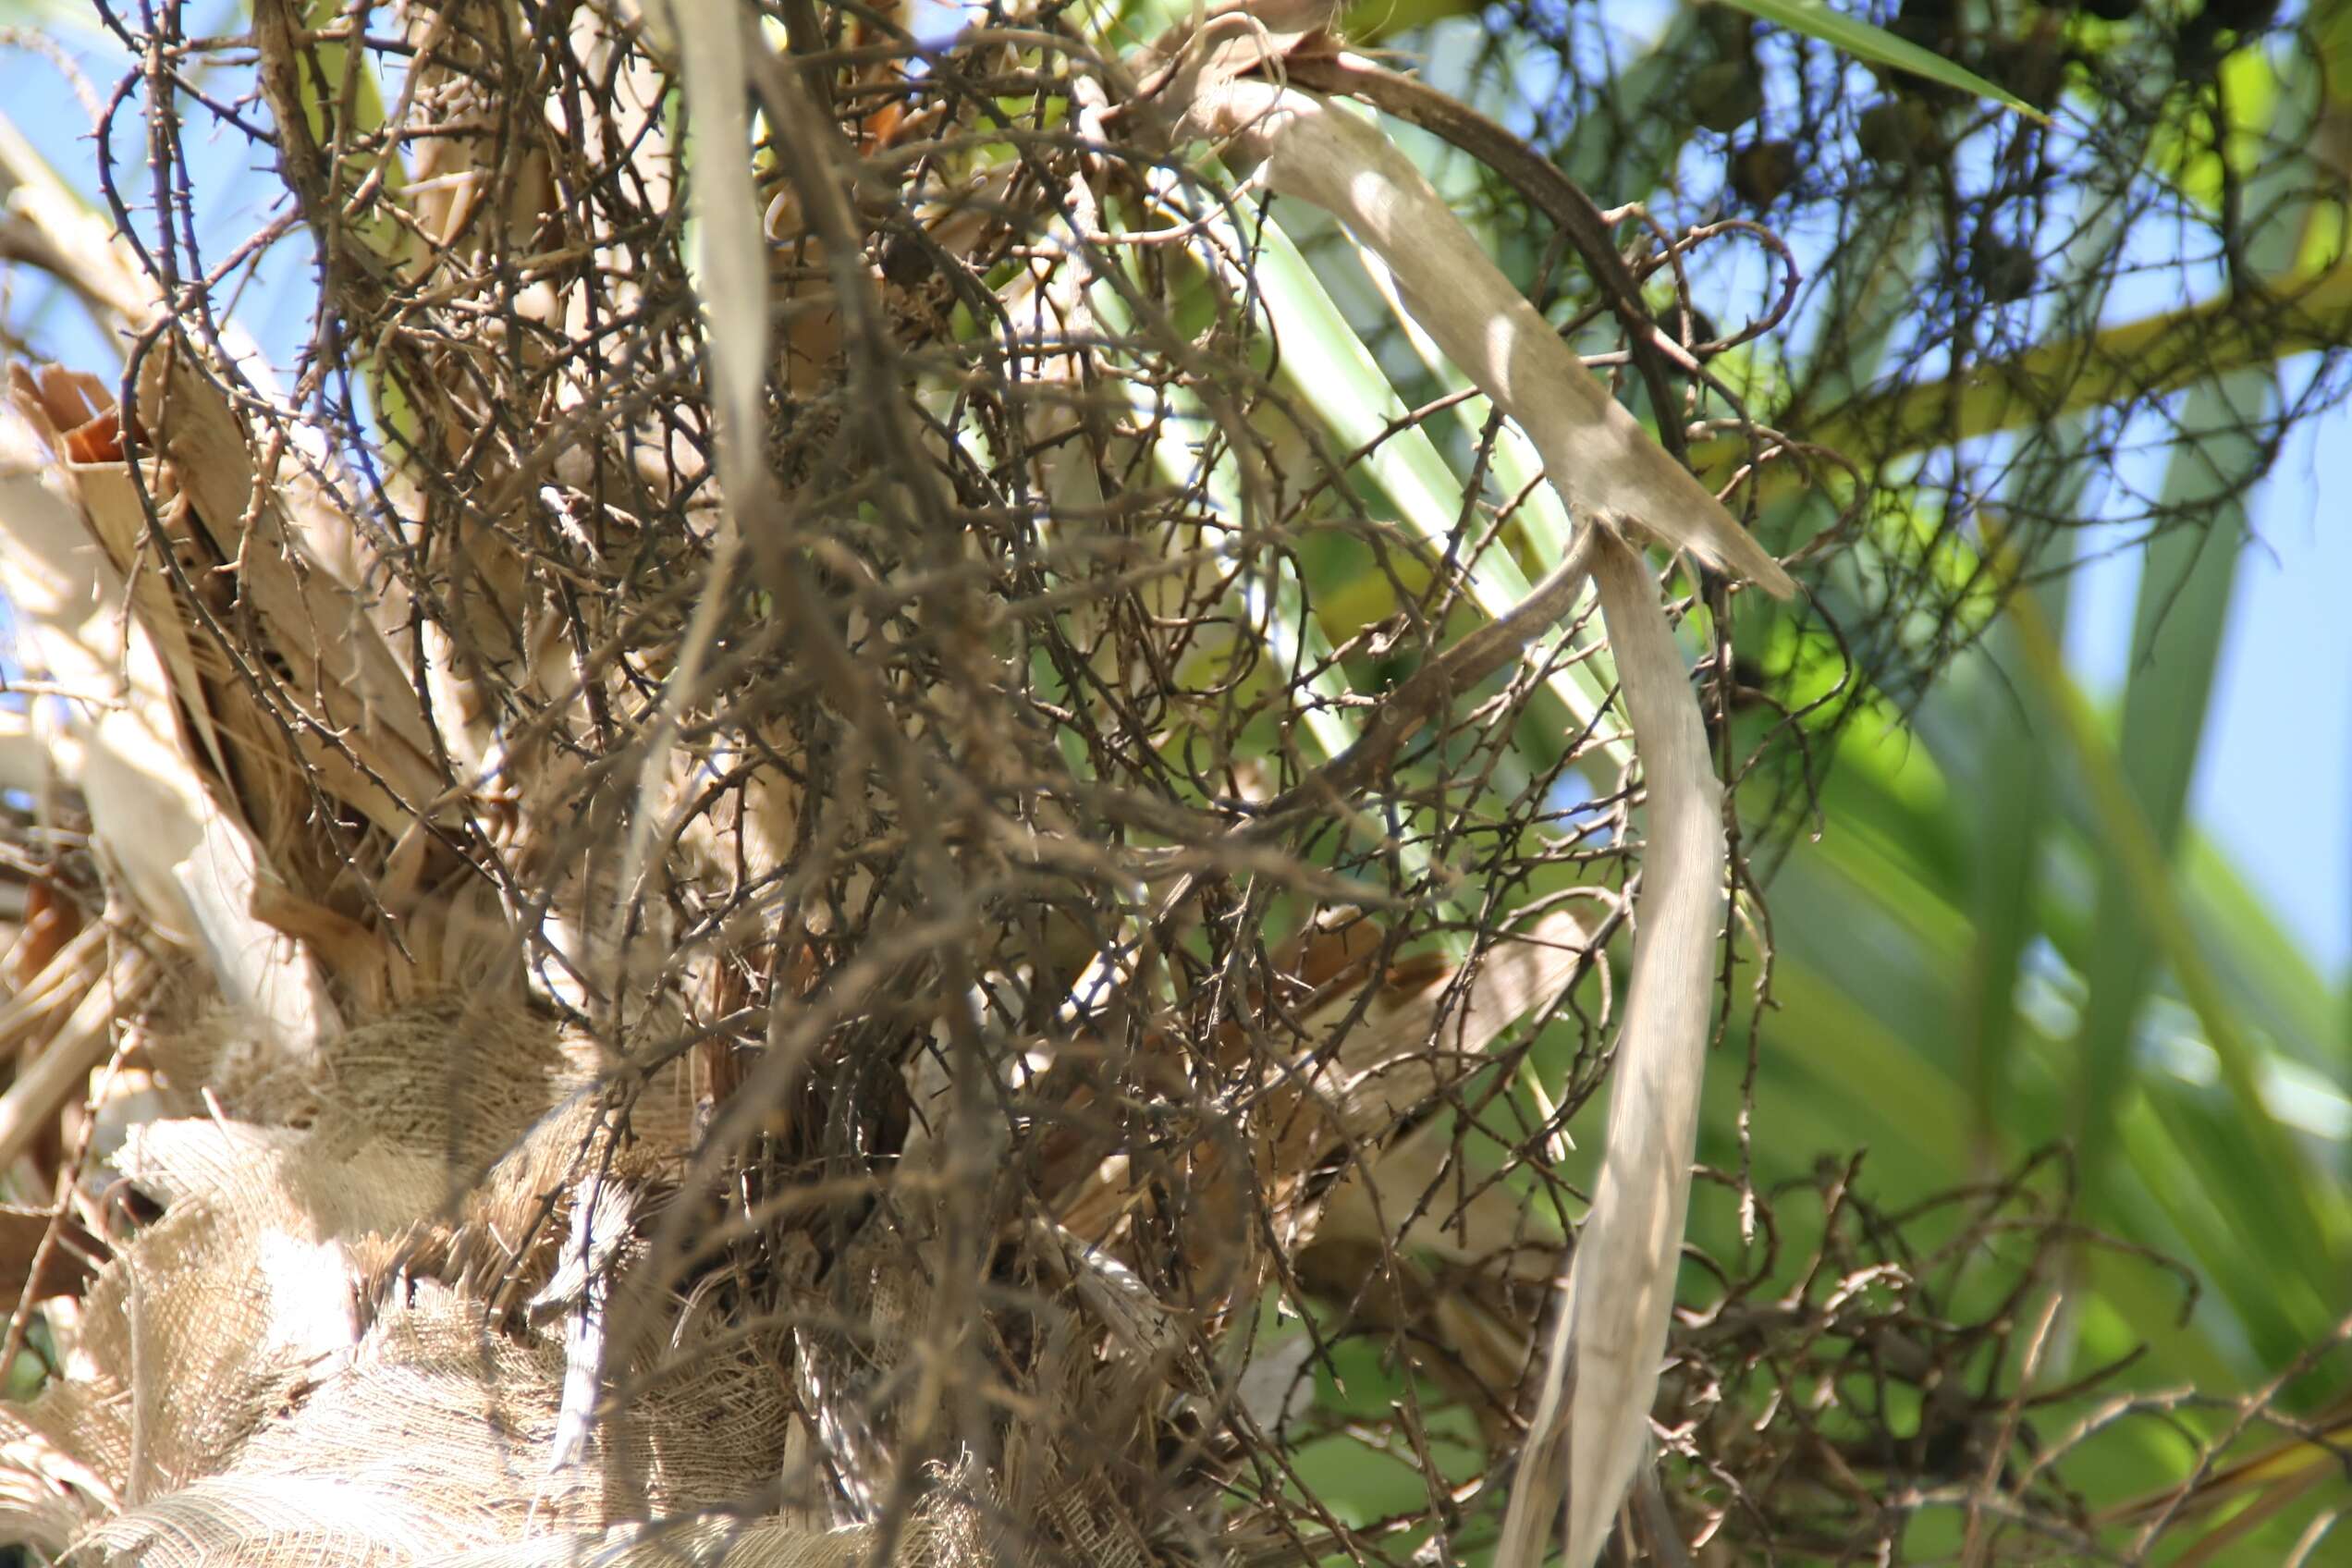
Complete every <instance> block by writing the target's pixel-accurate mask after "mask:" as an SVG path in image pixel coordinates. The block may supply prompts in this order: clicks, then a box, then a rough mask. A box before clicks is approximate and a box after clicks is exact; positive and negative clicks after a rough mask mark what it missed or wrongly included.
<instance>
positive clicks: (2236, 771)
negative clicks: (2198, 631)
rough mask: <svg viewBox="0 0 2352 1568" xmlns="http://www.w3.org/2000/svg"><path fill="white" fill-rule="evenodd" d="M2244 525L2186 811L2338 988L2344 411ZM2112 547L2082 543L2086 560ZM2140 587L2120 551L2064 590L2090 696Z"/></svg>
mask: <svg viewBox="0 0 2352 1568" xmlns="http://www.w3.org/2000/svg"><path fill="white" fill-rule="evenodd" d="M2294 369H2295V367H2293V366H2290V367H2289V379H2290V380H2293V379H2295V376H2294V374H2293V373H2294ZM2250 516H2251V526H2252V533H2253V539H2252V541H2251V542H2250V543H2249V544H2248V545H2247V546H2246V555H2245V557H2243V558H2242V559H2241V560H2240V562H2239V563H2238V572H2237V582H2236V589H2235V592H2234V595H2233V602H2232V605H2231V615H2230V627H2229V634H2228V641H2227V643H2226V644H2225V645H2224V649H2223V657H2222V666H2221V669H2220V671H2219V673H2218V675H2217V677H2216V680H2215V682H2214V688H2213V695H2212V700H2211V704H2210V706H2209V707H2208V709H2207V718H2206V732H2205V741H2204V746H2203V749H2202V753H2201V754H2200V756H2199V762H2198V769H2197V780H2196V784H2195V787H2194V791H2193V794H2192V796H2191V802H2192V809H2193V810H2194V812H2195V815H2196V818H2197V821H2198V823H2199V826H2201V827H2203V828H2204V829H2205V830H2206V831H2207V832H2208V833H2210V834H2211V836H2212V837H2213V838H2214V839H2216V840H2218V841H2219V842H2220V844H2221V845H2222V847H2223V849H2224V850H2225V851H2227V852H2228V854H2229V856H2230V858H2231V859H2232V860H2233V861H2235V862H2236V864H2237V866H2238V869H2239V870H2240V871H2241V872H2242V873H2243V874H2244V875H2245V876H2247V878H2248V880H2249V881H2250V882H2251V883H2252V884H2253V885H2254V887H2255V888H2256V889H2257V890H2258V891H2259V892H2260V893H2261V894H2262V895H2263V897H2264V900H2265V901H2267V902H2269V903H2270V904H2272V906H2273V907H2274V908H2275V909H2276V911H2277V912H2278V913H2279V914H2280V915H2281V916H2282V917H2283V918H2284V919H2285V923H2286V925H2287V926H2288V928H2289V929H2290V930H2292V931H2294V932H2295V933H2296V935H2297V937H2300V938H2301V940H2302V943H2303V945H2304V947H2305V948H2306V949H2307V950H2308V951H2309V953H2310V954H2311V956H2312V958H2313V959H2314V960H2315V961H2316V962H2318V963H2319V965H2320V967H2321V972H2322V973H2323V974H2328V975H2330V976H2332V977H2333V978H2334V980H2335V981H2336V982H2337V983H2338V984H2343V983H2345V982H2346V980H2347V978H2352V611H2347V609H2346V587H2347V585H2352V406H2343V407H2338V408H2334V409H2331V410H2328V411H2327V412H2325V413H2324V414H2322V415H2321V416H2320V417H2318V418H2316V419H2313V420H2311V421H2310V422H2309V423H2307V424H2306V425H2305V426H2304V427H2303V428H2302V429H2301V430H2299V431H2298V432H2297V433H2296V435H2295V436H2294V437H2293V438H2292V439H2291V440H2290V441H2289V442H2288V444H2287V447H2286V449H2285V453H2284V454H2283V455H2282V457H2281V459H2280V461H2279V464H2278V466H2277V468H2276V469H2275V470H2274V471H2273V472H2272V474H2271V476H2270V478H2269V479H2268V480H2266V481H2265V482H2264V484H2262V486H2261V488H2260V491H2258V492H2257V494H2256V496H2254V500H2253V505H2252V507H2251V508H2250ZM2112 543H2113V542H2112V541H2111V540H2109V539H2102V538H2101V537H2099V536H2098V535H2097V534H2093V535H2091V536H2089V537H2088V538H2086V540H2085V541H2084V553H2085V554H2086V555H2087V556H2099V555H2101V554H2102V553H2103V552H2105V551H2107V550H2109V549H2110V548H2111V546H2112ZM2138 587H2139V559H2138V556H2137V555H2135V554H2133V553H2131V552H2129V551H2124V552H2120V553H2115V554H2110V555H2106V556H2105V558H2103V559H2099V560H2097V561H2096V562H2095V563H2094V564H2092V565H2091V566H2089V567H2088V568H2086V569H2085V570H2084V571H2083V573H2082V575H2081V576H2080V578H2079V579H2078V580H2077V582H2076V594H2075V602H2074V613H2073V618H2072V619H2071V621H2070V623H2069V626H2068V637H2067V652H2068V655H2069V656H2070V658H2071V660H2072V662H2073V664H2074V666H2075V668H2076V672H2077V673H2078V674H2079V675H2080V676H2081V677H2082V678H2083V679H2084V680H2085V682H2086V683H2087V684H2088V685H2089V686H2090V687H2091V689H2092V690H2093V691H2095V692H2102V693H2106V694H2111V695H2112V694H2113V692H2116V691H2117V690H2119V689H2120V687H2121V686H2122V683H2123V680H2124V677H2125V673H2126V670H2127V668H2128V667H2129V661H2130V658H2131V638H2132V618H2133V606H2134V604H2135V601H2136V596H2137V594H2138Z"/></svg>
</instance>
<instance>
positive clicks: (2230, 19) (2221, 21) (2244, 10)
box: [2204, 0, 2279, 32]
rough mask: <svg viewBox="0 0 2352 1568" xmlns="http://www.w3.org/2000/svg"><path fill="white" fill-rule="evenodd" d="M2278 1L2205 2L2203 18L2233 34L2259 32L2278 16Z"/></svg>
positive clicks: (2219, 0) (2237, 0)
mask: <svg viewBox="0 0 2352 1568" xmlns="http://www.w3.org/2000/svg"><path fill="white" fill-rule="evenodd" d="M2278 9H2279V7H2278V0H2205V11H2204V18H2205V19H2206V20H2207V21H2209V22H2211V23H2212V24H2213V25H2214V26H2215V27H2218V28H2228V29H2229V30H2231V31H2234V32H2261V31H2265V30H2266V29H2268V28H2269V27H2270V25H2271V22H2272V18H2275V17H2277V15H2278Z"/></svg>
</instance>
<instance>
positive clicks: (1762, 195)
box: [1732, 141, 1796, 212]
mask: <svg viewBox="0 0 2352 1568" xmlns="http://www.w3.org/2000/svg"><path fill="white" fill-rule="evenodd" d="M1795 183H1796V145H1795V143H1794V142H1789V141H1758V142H1755V143H1753V144H1752V145H1749V146H1746V147H1743V148H1741V149H1740V150H1739V151H1738V152H1737V153H1733V155H1732V190H1733V193H1734V194H1735V195H1737V196H1738V197H1739V199H1740V200H1741V201H1743V202H1746V203H1747V204H1748V205H1749V206H1751V207H1754V208H1756V209H1757V210H1758V211H1759V212H1760V211H1762V210H1763V209H1764V208H1766V207H1769V206H1770V205H1771V204H1772V203H1773V202H1777V201H1779V200H1780V199H1781V192H1782V191H1783V190H1787V189H1788V188H1789V187H1790V186H1792V185H1794V184H1795Z"/></svg>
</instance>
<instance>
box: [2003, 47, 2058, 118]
mask: <svg viewBox="0 0 2352 1568" xmlns="http://www.w3.org/2000/svg"><path fill="white" fill-rule="evenodd" d="M1985 74H1986V75H1987V76H1989V77H1991V79H1992V80H1994V81H1995V82H1997V83H1999V84H2000V85H2001V86H2003V87H2005V88H2007V89H2008V90H2009V91H2010V92H2014V93H2015V94H2016V95H2017V96H2018V98H2020V99H2021V100H2023V101H2024V102H2026V103H2027V104H2031V105H2032V106H2033V107H2035V108H2037V109H2047V108H2049V107H2050V106H2051V105H2052V104H2055V103H2056V102H2057V101H2058V90H2059V88H2060V87H2061V86H2063V85H2064V82H2065V80H2066V56H2065V54H2064V51H2063V50H2061V49H2060V48H2058V47H2057V43H2056V41H2055V40H2054V39H2050V38H2031V37H2028V38H2013V39H2004V40H2003V41H2002V42H2000V43H1995V44H1994V45H1992V47H1991V49H1990V50H1989V51H1988V52H1987V53H1986V55H1985Z"/></svg>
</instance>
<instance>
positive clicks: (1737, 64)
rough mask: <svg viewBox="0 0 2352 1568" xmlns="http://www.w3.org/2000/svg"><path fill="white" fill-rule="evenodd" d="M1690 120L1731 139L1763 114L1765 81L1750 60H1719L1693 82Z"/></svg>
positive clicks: (1699, 71) (1699, 72)
mask: <svg viewBox="0 0 2352 1568" xmlns="http://www.w3.org/2000/svg"><path fill="white" fill-rule="evenodd" d="M1689 91H1690V104H1691V117H1692V118H1693V119H1695V120H1697V122H1698V123H1699V124H1700V125H1702V126H1704V127H1706V128H1707V129H1709V130H1711V131H1715V132H1717V133H1718V134H1720V135H1723V136H1729V135H1730V134H1731V133H1732V132H1733V131H1735V130H1737V129H1739V128H1740V127H1742V126H1744V125H1746V123H1747V122H1748V121H1750V120H1752V119H1754V118H1755V117H1756V116H1758V115H1759V114H1761V113H1763V111H1764V79H1763V78H1762V77H1761V76H1759V75H1758V74H1757V69H1756V66H1755V63H1754V62H1753V61H1750V60H1716V61H1714V62H1712V63H1711V64H1709V65H1704V66H1701V67H1698V69H1697V70H1696V71H1694V72H1692V73H1691V79H1690V89H1689Z"/></svg>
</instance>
